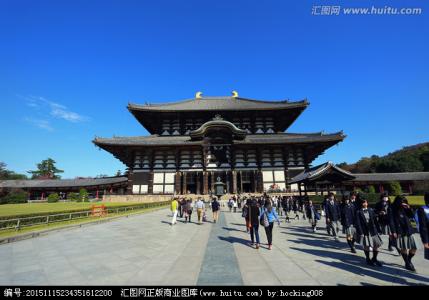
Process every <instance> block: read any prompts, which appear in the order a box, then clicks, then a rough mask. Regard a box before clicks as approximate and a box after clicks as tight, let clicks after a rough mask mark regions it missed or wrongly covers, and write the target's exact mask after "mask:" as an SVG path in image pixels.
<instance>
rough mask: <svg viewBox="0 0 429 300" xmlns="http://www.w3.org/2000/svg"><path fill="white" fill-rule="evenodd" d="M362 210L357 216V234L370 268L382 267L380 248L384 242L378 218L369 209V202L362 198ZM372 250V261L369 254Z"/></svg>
mask: <svg viewBox="0 0 429 300" xmlns="http://www.w3.org/2000/svg"><path fill="white" fill-rule="evenodd" d="M361 203H362V208H361V209H360V210H358V212H357V214H356V233H357V235H358V239H359V240H361V244H362V246H363V249H364V250H363V251H364V252H365V257H366V263H367V264H368V265H370V266H374V265H376V266H378V267H381V266H382V263H381V262H379V261H378V260H377V255H378V248H380V247H381V245H382V244H383V241H382V240H381V238H380V235H379V233H380V232H381V229H380V225H379V224H378V222H377V216H376V214H375V212H374V210H373V209H372V208H369V207H368V201H367V200H366V199H362V198H361ZM371 249H372V253H373V256H372V259H370V256H369V253H370V251H371Z"/></svg>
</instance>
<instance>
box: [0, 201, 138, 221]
mask: <svg viewBox="0 0 429 300" xmlns="http://www.w3.org/2000/svg"><path fill="white" fill-rule="evenodd" d="M94 204H95V205H101V204H104V205H105V206H106V207H116V206H132V205H141V204H142V203H139V202H112V203H110V202H106V203H101V202H97V203H91V202H67V203H62V202H59V203H25V204H4V205H0V217H6V216H16V215H26V214H35V213H55V212H63V211H69V210H70V211H73V210H74V211H75V210H82V211H84V210H90V209H91V206H92V205H94Z"/></svg>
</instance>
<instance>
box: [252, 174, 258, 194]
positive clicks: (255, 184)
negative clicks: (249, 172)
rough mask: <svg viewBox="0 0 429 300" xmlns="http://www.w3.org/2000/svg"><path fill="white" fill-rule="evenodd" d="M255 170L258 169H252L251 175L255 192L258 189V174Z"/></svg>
mask: <svg viewBox="0 0 429 300" xmlns="http://www.w3.org/2000/svg"><path fill="white" fill-rule="evenodd" d="M257 172H258V171H255V170H254V171H253V176H252V177H253V178H252V179H253V192H254V193H256V192H257V191H258V178H257V177H258V174H257Z"/></svg>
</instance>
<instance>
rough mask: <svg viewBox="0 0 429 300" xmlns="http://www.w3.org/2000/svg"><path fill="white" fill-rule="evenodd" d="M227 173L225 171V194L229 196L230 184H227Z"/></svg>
mask: <svg viewBox="0 0 429 300" xmlns="http://www.w3.org/2000/svg"><path fill="white" fill-rule="evenodd" d="M228 175H229V174H228V171H225V179H226V180H225V181H226V193H227V194H229V193H230V192H231V189H230V184H229V176H228Z"/></svg>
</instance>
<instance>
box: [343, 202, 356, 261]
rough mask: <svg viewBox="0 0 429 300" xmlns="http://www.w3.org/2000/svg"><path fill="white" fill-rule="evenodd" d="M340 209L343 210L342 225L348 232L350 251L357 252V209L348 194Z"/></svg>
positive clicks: (346, 232)
mask: <svg viewBox="0 0 429 300" xmlns="http://www.w3.org/2000/svg"><path fill="white" fill-rule="evenodd" d="M340 211H341V225H343V229H344V232H345V234H346V239H347V244H348V245H349V247H350V251H351V252H352V253H356V249H355V236H356V228H355V222H356V209H355V207H354V205H353V204H352V203H350V198H349V197H348V196H344V197H343V199H342V203H341V207H340Z"/></svg>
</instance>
